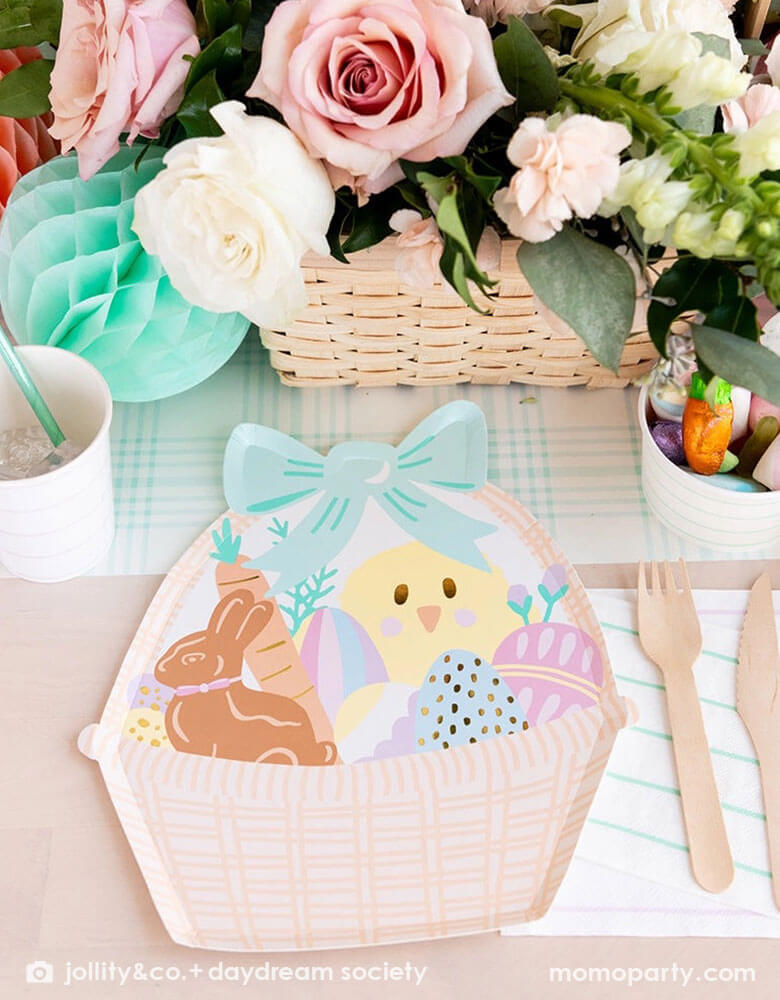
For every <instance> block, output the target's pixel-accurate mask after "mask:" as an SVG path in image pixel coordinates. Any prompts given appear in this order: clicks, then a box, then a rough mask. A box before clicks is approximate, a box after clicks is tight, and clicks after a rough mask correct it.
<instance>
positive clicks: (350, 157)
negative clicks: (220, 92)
mask: <svg viewBox="0 0 780 1000" xmlns="http://www.w3.org/2000/svg"><path fill="white" fill-rule="evenodd" d="M248 96H249V97H259V98H262V99H263V100H265V101H268V102H269V103H270V104H272V105H273V106H274V107H275V108H278V110H279V111H281V113H282V115H283V116H284V119H285V121H286V122H287V124H288V125H289V126H290V128H291V129H292V130H293V132H295V134H296V135H297V136H298V137H299V138H300V139H301V140H302V142H303V143H304V145H305V146H306V148H307V149H308V150H309V152H310V153H311V154H312V155H313V156H317V157H320V158H321V159H323V160H324V161H325V162H326V164H327V166H328V169H329V173H330V176H331V179H332V181H333V183H334V185H335V186H340V185H342V184H348V185H349V186H351V187H352V188H353V189H356V190H358V192H359V193H360V194H362V195H368V194H374V193H376V192H378V191H383V190H384V189H385V188H387V187H389V186H390V185H391V184H393V183H394V182H395V181H397V180H399V179H400V177H401V176H402V173H401V168H400V167H399V166H398V163H397V161H398V160H399V159H400V158H405V159H409V160H417V161H425V160H431V159H433V158H435V157H437V156H452V155H455V154H457V153H462V152H463V150H464V149H465V147H466V144H467V143H468V141H469V139H471V137H472V136H473V135H474V133H475V132H476V131H477V129H478V128H479V127H480V125H482V124H483V123H484V122H485V121H486V120H487V119H488V118H489V117H490V116H491V115H492V114H493V113H494V112H496V111H497V110H498V109H499V108H500V107H502V106H504V105H506V104H511V102H512V98H511V97H510V96H509V94H507V92H506V90H505V89H504V86H503V84H502V83H501V78H500V76H499V75H498V69H497V67H496V61H495V58H494V56H493V48H492V44H491V40H490V34H489V32H488V30H487V27H486V26H485V24H484V23H483V22H482V21H480V20H479V19H478V18H475V17H470V16H469V15H468V14H466V12H465V11H464V10H463V6H462V4H461V2H460V0H285V2H284V3H282V4H280V5H279V6H278V7H277V8H276V10H275V11H274V14H273V16H272V18H271V20H270V21H269V22H268V26H267V28H266V31H265V39H264V41H263V52H262V61H261V64H260V72H259V73H258V74H257V79H256V80H255V82H254V83H253V84H252V86H251V88H250V89H249V91H248Z"/></svg>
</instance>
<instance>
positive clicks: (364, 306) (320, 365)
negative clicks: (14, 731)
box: [261, 237, 657, 388]
mask: <svg viewBox="0 0 780 1000" xmlns="http://www.w3.org/2000/svg"><path fill="white" fill-rule="evenodd" d="M518 246H519V241H518V240H509V239H507V240H502V242H501V255H500V261H499V266H498V269H497V270H496V271H493V272H491V275H490V276H491V277H492V278H493V279H494V280H495V281H496V282H497V284H496V287H495V289H494V293H495V294H494V298H493V300H492V302H491V303H490V313H489V314H488V315H480V314H479V313H477V312H475V311H473V310H472V309H470V308H469V307H468V306H466V305H465V303H463V302H462V301H461V299H460V298H459V297H458V296H457V295H456V294H455V292H454V291H452V289H451V288H450V287H449V285H447V284H446V283H437V284H436V285H435V286H434V287H433V288H431V289H422V290H421V289H419V288H412V287H410V286H409V285H404V284H402V282H401V279H400V277H399V274H398V271H397V270H396V266H395V261H396V252H397V251H396V237H389V238H388V239H386V240H384V241H383V242H382V243H380V244H378V245H377V246H375V247H371V248H370V249H368V250H361V251H360V252H358V253H356V254H353V255H352V256H351V262H350V263H349V264H342V263H340V262H339V261H336V260H334V259H333V258H331V257H320V256H318V255H314V254H307V255H306V256H305V257H304V259H303V271H304V278H305V281H306V287H307V290H308V293H309V302H308V305H307V306H306V308H305V309H304V311H303V312H302V313H301V314H300V315H299V316H298V318H297V319H296V320H295V321H294V322H292V323H291V324H290V325H289V326H288V327H287V329H286V330H263V331H261V337H262V341H263V344H264V345H265V346H266V347H267V348H268V349H269V351H270V353H271V364H272V365H273V367H274V368H275V369H276V370H277V371H278V372H279V375H280V377H281V379H282V381H283V382H284V383H286V384H288V385H297V386H328V385H366V386H382V385H441V384H447V383H465V382H474V383H475V384H481V385H488V384H492V385H508V384H509V383H510V382H526V383H531V384H535V385H555V386H567V385H587V386H589V387H591V388H604V387H613V388H623V387H624V386H625V385H627V384H628V383H629V382H630V381H631V380H633V379H635V378H636V377H637V376H639V375H641V374H642V373H643V372H645V371H647V370H648V369H649V368H650V367H651V366H652V364H653V362H654V361H655V359H656V358H657V354H656V352H655V348H654V347H653V344H652V342H651V340H650V338H649V336H648V334H647V331H646V330H644V329H642V328H639V329H636V330H635V331H634V333H633V334H632V336H631V337H630V338H629V339H628V341H627V342H626V346H625V350H624V352H623V359H622V363H621V366H620V370H619V374H618V375H615V374H614V373H613V372H610V371H607V370H606V369H605V368H602V367H601V365H599V364H598V362H597V361H596V360H595V358H593V356H592V355H591V354H590V352H589V351H588V350H587V348H586V347H585V345H584V344H583V342H582V341H581V340H580V339H579V337H577V336H576V335H575V334H573V333H571V332H564V331H562V330H553V329H552V328H551V326H550V325H549V324H548V323H547V322H546V321H545V319H544V318H543V317H542V316H541V315H540V314H539V312H538V310H537V305H536V300H535V298H534V294H533V292H532V290H531V286H530V285H529V284H528V282H527V281H526V279H525V277H524V276H523V273H522V271H521V270H520V268H519V267H518V265H517V259H516V253H517V248H518Z"/></svg>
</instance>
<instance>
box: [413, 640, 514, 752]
mask: <svg viewBox="0 0 780 1000" xmlns="http://www.w3.org/2000/svg"><path fill="white" fill-rule="evenodd" d="M416 709H417V714H416V718H415V727H414V736H415V743H416V749H417V750H418V751H419V750H448V749H449V748H450V747H457V746H464V745H466V744H468V743H478V742H479V741H480V740H485V739H490V738H491V737H493V736H501V735H510V734H512V733H516V732H522V731H523V730H524V729H527V728H528V724H527V722H526V718H525V714H524V713H523V712H522V711H521V710H520V709H519V707H518V704H517V700H516V698H515V696H514V695H513V693H512V691H511V689H510V687H509V685H508V684H507V683H506V681H505V680H504V679H503V678H501V677H499V675H498V673H496V671H495V670H494V669H493V668H492V667H491V666H490V664H489V663H488V662H487V660H485V659H484V657H481V656H476V655H475V654H474V653H470V652H468V651H467V650H465V649H452V650H450V651H449V652H448V653H444V654H442V656H440V657H439V658H438V659H437V660H436V662H435V663H434V664H433V666H432V667H431V669H430V670H429V671H428V674H427V676H426V678H425V680H424V681H423V684H422V687H421V688H420V691H419V693H418V695H417V706H416Z"/></svg>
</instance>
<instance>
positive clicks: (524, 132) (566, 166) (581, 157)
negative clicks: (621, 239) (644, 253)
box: [493, 115, 631, 243]
mask: <svg viewBox="0 0 780 1000" xmlns="http://www.w3.org/2000/svg"><path fill="white" fill-rule="evenodd" d="M555 124H556V120H555V118H552V119H549V120H547V121H544V120H543V119H541V118H526V119H525V121H524V122H523V123H522V124H521V125H520V127H519V128H518V130H517V131H516V132H515V134H514V135H513V136H512V139H511V140H510V143H509V147H508V148H507V154H506V155H507V157H508V158H509V160H510V161H511V162H512V163H513V164H514V165H515V166H516V167H519V169H518V171H517V172H516V173H515V174H514V176H513V177H512V180H511V181H510V183H509V187H505V188H501V189H500V190H498V191H496V194H495V196H494V198H493V207H494V208H495V210H496V213H497V214H498V216H499V218H501V219H503V221H504V222H505V223H506V224H507V226H508V227H509V230H510V232H512V233H513V234H514V235H515V236H519V237H520V238H521V239H524V240H528V241H529V242H532V243H540V242H542V241H544V240H549V239H550V237H552V236H554V235H555V234H556V233H557V232H559V231H560V230H561V229H562V228H563V223H564V222H565V221H566V220H567V219H571V218H572V216H574V215H578V216H579V217H580V218H582V219H588V218H590V217H591V216H592V215H593V214H594V212H595V211H596V210H597V208H598V207H599V205H600V204H601V201H602V200H603V199H604V198H605V197H606V196H607V195H609V194H611V192H612V191H613V190H614V188H615V185H616V184H617V182H618V178H619V176H620V153H621V150H623V149H625V148H626V146H628V145H629V143H630V142H631V133H630V132H629V131H628V129H627V128H626V127H625V125H621V124H619V123H618V122H604V121H601V119H599V118H595V117H593V116H592V115H572V116H571V117H570V118H565V119H563V120H562V121H559V123H558V124H557V127H551V126H555Z"/></svg>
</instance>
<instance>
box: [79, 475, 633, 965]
mask: <svg viewBox="0 0 780 1000" xmlns="http://www.w3.org/2000/svg"><path fill="white" fill-rule="evenodd" d="M478 495H479V496H480V497H481V498H482V500H483V501H484V502H485V504H486V505H487V507H488V508H489V509H490V510H492V511H493V512H494V513H495V514H496V515H498V516H499V517H500V518H501V520H502V521H504V522H505V523H507V524H508V525H510V526H511V527H513V528H514V530H515V531H516V533H517V535H518V537H520V538H521V539H522V541H523V543H524V544H525V545H526V546H527V548H528V550H529V551H530V552H532V553H533V554H535V555H536V556H537V558H538V560H539V564H540V566H550V565H553V564H555V563H559V562H564V557H563V555H562V553H561V552H560V551H559V550H558V548H557V546H555V544H554V543H553V542H552V541H551V540H550V539H549V538H548V536H547V535H545V534H544V533H543V532H540V531H539V530H538V527H537V525H536V522H535V521H534V520H533V518H532V517H531V516H530V514H529V513H528V512H527V511H526V510H525V509H524V508H522V507H521V506H520V505H519V504H517V502H516V501H514V500H513V499H512V498H511V497H508V496H507V495H506V494H504V493H502V492H501V491H500V490H497V489H495V487H492V486H486V487H484V488H483V490H481V491H480V493H479V494H478ZM228 516H229V517H230V523H231V528H232V530H233V533H234V534H237V533H240V532H242V531H244V530H245V528H246V527H247V524H248V523H249V521H248V519H243V518H241V517H239V516H237V515H234V514H229V515H228ZM221 523H222V517H220V518H218V520H217V521H215V522H214V524H213V525H212V526H211V529H213V528H216V527H219V525H220V524H221ZM211 529H207V530H206V531H205V532H204V533H203V534H202V535H201V537H200V538H199V539H198V540H197V542H196V543H195V544H194V545H193V546H192V547H191V548H190V549H189V550H188V551H187V552H186V553H185V555H184V556H183V557H182V558H181V559H180V560H179V562H178V563H177V564H176V566H175V567H174V568H173V570H172V571H171V572H170V573H169V575H168V576H167V577H166V579H165V580H164V582H163V584H162V585H161V587H160V589H159V591H158V592H157V594H156V596H155V597H154V599H153V601H152V604H151V605H150V607H149V610H148V611H147V614H146V616H145V618H144V620H143V623H142V624H141V627H140V629H139V631H138V634H137V635H136V638H135V640H134V641H133V644H132V646H131V647H130V650H129V651H128V654H127V656H126V657H125V660H124V663H123V664H122V668H121V670H120V672H119V675H118V677H117V679H116V681H115V683H114V687H113V689H112V691H111V695H110V697H109V700H108V703H107V705H106V707H105V710H104V712H103V716H102V718H101V720H100V723H99V724H98V725H93V726H90V727H88V728H87V729H86V730H84V732H83V733H82V736H81V737H80V740H79V746H80V748H81V749H82V751H83V752H85V753H86V754H87V755H88V756H89V757H92V758H93V759H96V760H98V761H99V762H100V767H101V770H102V772H103V777H104V779H105V782H106V785H107V786H108V790H109V793H110V795H111V798H112V800H113V803H114V806H115V808H116V810H117V813H118V815H119V818H120V820H121V823H122V826H123V828H124V831H125V833H126V835H127V837H128V839H129V840H130V843H131V845H132V848H133V851H134V853H135V856H136V859H137V861H138V864H139V866H140V868H141V870H142V872H143V875H144V877H145V879H146V881H147V883H148V885H149V888H150V890H151V893H152V896H153V898H154V902H155V904H156V906H157V909H158V911H159V913H160V916H161V918H162V920H163V922H164V924H165V926H166V927H167V929H168V931H169V933H170V935H171V937H172V938H173V939H174V940H175V941H177V942H179V943H180V944H184V945H190V946H193V947H202V948H215V949H227V950H236V951H263V950H266V951H267V950H274V951H280V950H290V949H310V948H327V947H334V948H336V947H346V946H354V945H358V944H382V943H386V942H390V941H400V940H412V939H421V938H435V937H442V936H445V935H452V934H468V933H475V932H478V931H486V930H492V929H495V928H498V927H501V926H505V925H508V924H516V923H520V922H521V921H527V920H535V919H537V918H538V917H541V916H542V915H543V914H544V913H545V912H546V910H547V909H548V908H549V906H550V905H551V903H552V901H553V898H554V896H555V893H556V891H557V889H558V886H559V885H560V883H561V881H562V879H563V876H564V874H565V873H566V869H567V867H568V865H569V862H570V860H571V857H572V854H573V852H574V848H575V845H576V842H577V838H578V836H579V834H580V831H581V829H582V826H583V824H584V822H585V817H586V816H587V813H588V809H589V808H590V805H591V803H592V801H593V797H594V795H595V793H596V789H597V787H598V784H599V781H600V779H601V776H602V774H603V772H604V769H605V767H606V764H607V760H608V758H609V754H610V751H611V750H612V746H613V744H614V741H615V736H616V735H617V732H618V731H619V730H620V729H621V728H622V727H623V726H624V725H625V724H626V721H627V717H628V706H627V705H626V704H625V702H624V701H623V699H622V698H621V697H620V695H619V694H618V691H617V688H616V686H615V681H614V677H613V675H612V671H611V669H610V667H609V659H608V655H607V650H606V647H605V645H604V641H603V637H602V634H601V630H600V627H599V624H598V621H597V619H596V617H595V614H594V612H593V609H592V607H591V606H590V603H589V601H588V598H587V595H586V593H585V590H584V588H583V586H582V584H581V582H580V581H579V579H578V578H577V577H576V576H575V575H573V574H571V575H570V577H569V580H570V590H569V592H568V593H567V594H566V596H565V598H564V605H565V606H566V607H567V609H568V612H569V614H570V616H571V619H572V620H573V621H576V622H577V623H579V625H580V626H582V627H585V628H586V630H587V632H588V633H589V634H590V635H592V636H593V638H594V639H595V640H596V642H597V644H598V647H599V650H600V653H601V656H602V658H603V662H604V686H603V688H602V690H601V693H600V699H599V701H598V703H597V704H595V705H593V706H592V707H591V708H587V709H582V710H580V711H576V712H569V713H567V714H565V715H564V716H562V717H561V718H559V719H556V720H554V721H553V722H549V723H546V724H543V725H537V726H532V727H531V728H530V729H529V730H528V731H527V732H524V733H522V734H513V735H505V736H497V737H495V738H493V739H491V740H485V741H483V742H481V743H477V744H474V745H473V746H463V747H457V748H453V749H450V750H438V751H430V752H428V753H420V754H412V755H407V756H402V757H393V758H388V759H380V760H374V761H368V762H365V763H362V764H357V765H336V766H334V767H304V766H298V767H289V766H283V765H279V764H262V765H255V764H247V763H243V762H241V761H233V760H223V759H219V758H210V757H202V756H197V755H195V754H181V753H176V752H173V751H170V750H168V751H166V750H155V749H152V748H151V747H149V746H148V745H141V744H140V743H136V742H135V741H133V740H132V739H127V738H126V737H122V736H121V732H122V727H123V723H124V718H125V715H126V712H127V706H128V701H127V697H126V692H127V688H128V683H129V681H130V680H131V678H132V677H136V676H139V675H140V674H141V673H143V672H145V671H147V670H148V668H149V663H150V662H154V661H155V660H156V659H157V658H158V657H159V655H160V653H161V652H162V650H163V647H164V645H165V644H164V642H163V640H162V636H163V634H164V631H165V628H166V626H167V622H168V621H169V620H170V617H171V615H172V614H174V613H175V612H176V611H177V609H179V608H180V607H181V605H182V602H183V601H184V600H185V597H186V594H187V593H188V592H189V590H190V588H192V587H195V586H197V585H198V580H199V579H200V574H202V572H203V570H204V566H205V563H206V561H207V560H208V553H209V551H210V549H211V548H212V547H213V543H212V538H211V533H210V532H211Z"/></svg>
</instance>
